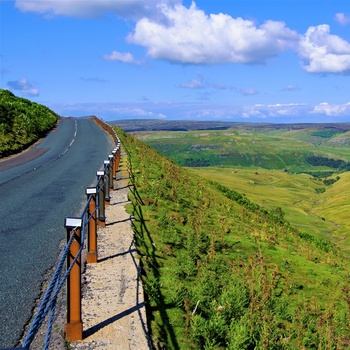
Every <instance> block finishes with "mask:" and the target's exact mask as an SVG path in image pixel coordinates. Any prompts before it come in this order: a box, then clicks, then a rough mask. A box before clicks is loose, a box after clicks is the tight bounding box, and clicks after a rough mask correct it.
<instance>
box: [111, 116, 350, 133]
mask: <svg viewBox="0 0 350 350" xmlns="http://www.w3.org/2000/svg"><path fill="white" fill-rule="evenodd" d="M109 123H110V124H113V125H116V126H118V127H120V128H121V129H123V130H124V131H126V132H134V131H157V130H167V131H187V130H227V129H248V130H261V129H267V130H274V129H275V130H280V129H284V130H289V131H290V130H301V129H309V128H315V129H317V130H330V131H332V130H339V131H342V132H344V131H350V123H325V124H313V123H305V124H304V123H299V124H268V123H239V122H218V121H192V120H159V119H125V120H114V121H110V122H109Z"/></svg>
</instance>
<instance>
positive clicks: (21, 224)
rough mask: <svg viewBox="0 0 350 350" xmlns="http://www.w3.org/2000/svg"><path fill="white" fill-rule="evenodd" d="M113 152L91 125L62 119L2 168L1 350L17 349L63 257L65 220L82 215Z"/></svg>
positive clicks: (88, 121) (102, 134) (109, 141)
mask: <svg viewBox="0 0 350 350" xmlns="http://www.w3.org/2000/svg"><path fill="white" fill-rule="evenodd" d="M113 147H114V145H113V141H112V138H111V137H110V136H109V135H108V134H107V133H106V132H105V131H103V130H102V129H101V128H100V127H99V126H98V125H97V124H96V123H95V122H94V121H93V120H92V119H82V118H81V119H62V120H61V121H60V123H59V124H58V126H57V128H56V129H55V130H54V131H52V132H51V133H50V134H49V135H48V136H47V137H46V138H45V139H44V140H43V141H42V142H40V143H39V144H38V145H36V146H35V147H33V148H32V149H31V150H30V151H27V152H28V154H26V157H25V158H21V157H23V155H20V156H18V157H14V158H10V159H9V160H6V161H1V162H0V348H1V347H13V346H16V345H17V343H18V341H19V339H20V337H21V335H22V332H23V328H24V326H25V324H26V323H27V322H28V321H29V319H30V317H31V315H32V311H33V307H34V305H35V299H36V298H38V296H39V294H40V288H41V284H42V282H43V278H44V275H45V272H47V271H48V270H49V269H51V268H52V267H53V266H54V264H55V262H56V260H57V257H58V255H59V253H60V248H59V244H60V242H61V241H62V240H63V239H65V236H66V230H65V229H64V219H65V217H67V216H76V215H80V213H81V209H82V207H83V204H84V201H85V200H86V195H85V189H86V187H89V186H91V185H92V184H94V183H95V181H96V171H97V170H100V169H102V167H103V161H104V160H105V159H108V155H109V154H110V152H111V149H112V148H113ZM25 159H26V162H25V161H24V160H25ZM28 159H29V161H27V160H28Z"/></svg>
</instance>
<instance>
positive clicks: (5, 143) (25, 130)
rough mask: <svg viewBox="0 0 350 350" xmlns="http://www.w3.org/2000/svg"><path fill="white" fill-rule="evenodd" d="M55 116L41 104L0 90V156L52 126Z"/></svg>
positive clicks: (35, 138) (26, 143)
mask: <svg viewBox="0 0 350 350" xmlns="http://www.w3.org/2000/svg"><path fill="white" fill-rule="evenodd" d="M59 118H60V117H59V115H57V114H56V113H55V112H53V111H52V110H50V109H49V108H48V107H46V106H44V105H41V104H38V103H35V102H32V101H30V100H28V99H25V98H21V97H17V96H15V95H14V94H13V93H12V92H11V91H9V90H4V89H0V158H2V157H5V156H8V155H11V154H14V153H17V152H20V151H21V150H23V149H25V148H27V147H28V146H29V145H31V144H33V143H34V142H36V141H37V140H38V139H40V138H41V137H43V136H44V135H45V134H46V133H47V132H48V131H49V130H51V129H52V128H54V127H55V125H56V123H57V121H58V119H59Z"/></svg>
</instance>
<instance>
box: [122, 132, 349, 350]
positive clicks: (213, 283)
mask: <svg viewBox="0 0 350 350" xmlns="http://www.w3.org/2000/svg"><path fill="white" fill-rule="evenodd" d="M116 131H117V134H118V136H119V137H120V139H121V142H122V145H123V149H124V150H125V151H126V153H127V160H126V162H125V163H124V165H126V166H127V168H128V171H129V174H130V182H131V183H130V194H129V198H130V200H131V204H130V205H129V207H128V210H129V212H130V214H132V215H133V217H134V220H133V227H134V232H135V242H136V245H137V249H138V253H139V256H140V261H141V267H142V281H143V285H144V290H145V300H146V303H147V310H148V323H149V329H150V332H151V336H152V341H153V344H154V347H155V348H156V349H239V350H241V349H303V348H304V349H346V348H348V347H349V346H350V329H349V327H348V325H349V316H350V313H349V312H350V310H349V306H350V305H349V304H350V298H349V296H350V285H349V276H348V275H347V271H348V267H349V266H348V260H347V259H345V258H343V257H342V254H341V253H340V252H339V251H338V250H337V249H336V248H335V246H334V245H333V244H331V243H330V242H329V241H327V240H324V239H320V238H319V239H316V238H314V237H312V236H310V235H308V234H304V233H302V232H299V231H298V230H296V229H295V228H293V227H292V225H290V224H289V223H288V222H287V221H286V220H285V219H284V212H283V210H282V208H277V209H276V210H274V211H269V210H267V209H265V208H263V207H261V206H259V205H257V204H255V203H253V202H252V201H250V200H249V199H248V198H247V197H245V196H244V195H242V194H239V193H238V192H235V191H233V190H229V189H228V188H226V187H224V186H223V185H220V184H218V183H215V182H209V181H207V180H204V179H203V178H201V177H199V176H196V175H194V174H193V173H192V172H189V171H188V170H186V169H183V168H181V167H180V166H178V165H176V164H175V163H174V162H173V161H171V160H169V159H167V158H166V157H165V156H163V155H161V154H160V153H158V152H156V151H155V150H153V149H152V148H150V147H149V146H146V145H145V144H144V143H142V142H141V141H139V140H137V139H136V138H134V137H132V136H131V135H128V134H126V133H124V132H123V131H122V130H120V129H116Z"/></svg>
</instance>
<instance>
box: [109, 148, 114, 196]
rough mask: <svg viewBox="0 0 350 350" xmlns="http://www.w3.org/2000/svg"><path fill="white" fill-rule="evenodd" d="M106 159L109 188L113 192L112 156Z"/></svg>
mask: <svg viewBox="0 0 350 350" xmlns="http://www.w3.org/2000/svg"><path fill="white" fill-rule="evenodd" d="M108 158H109V188H110V190H111V191H113V190H114V186H113V168H114V156H113V154H110V155H109V156H108Z"/></svg>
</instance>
